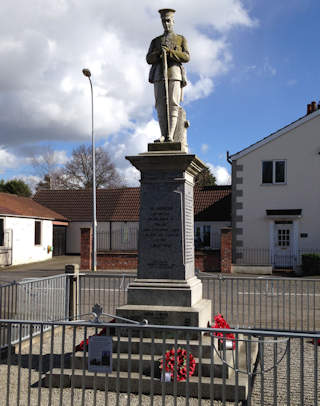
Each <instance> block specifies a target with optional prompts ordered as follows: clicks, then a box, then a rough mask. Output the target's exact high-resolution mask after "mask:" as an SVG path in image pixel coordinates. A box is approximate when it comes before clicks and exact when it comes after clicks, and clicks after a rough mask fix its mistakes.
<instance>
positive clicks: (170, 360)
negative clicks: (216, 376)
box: [160, 348, 196, 381]
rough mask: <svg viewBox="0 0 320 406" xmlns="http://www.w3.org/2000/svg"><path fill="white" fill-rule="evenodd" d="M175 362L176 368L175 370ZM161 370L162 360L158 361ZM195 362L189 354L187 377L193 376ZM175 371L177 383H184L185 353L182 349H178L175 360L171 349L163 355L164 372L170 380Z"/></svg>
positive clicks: (185, 376) (185, 370)
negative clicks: (167, 373) (169, 376)
mask: <svg viewBox="0 0 320 406" xmlns="http://www.w3.org/2000/svg"><path fill="white" fill-rule="evenodd" d="M175 361H176V362H177V367H176V368H175ZM162 368H163V359H162V360H161V361H160V369H162ZM195 368H196V361H195V359H194V357H193V355H192V354H190V353H189V376H192V375H193V374H194V371H195ZM175 369H176V371H177V381H185V380H186V379H187V351H186V350H185V349H183V348H178V350H177V354H176V360H175V350H174V348H171V350H168V351H167V352H166V353H165V372H169V373H170V375H171V379H173V378H174V370H175Z"/></svg>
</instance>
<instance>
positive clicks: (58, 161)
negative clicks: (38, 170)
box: [28, 149, 69, 165]
mask: <svg viewBox="0 0 320 406" xmlns="http://www.w3.org/2000/svg"><path fill="white" fill-rule="evenodd" d="M33 159H34V158H28V162H29V163H31V164H32V160H33ZM35 159H36V160H37V162H39V164H41V165H42V164H45V163H48V162H50V163H51V164H55V165H64V164H65V163H67V162H68V160H69V158H68V156H67V152H66V151H64V150H51V149H49V150H48V151H45V152H44V154H43V155H41V154H40V155H37V156H35Z"/></svg>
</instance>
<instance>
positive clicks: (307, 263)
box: [302, 254, 320, 275]
mask: <svg viewBox="0 0 320 406" xmlns="http://www.w3.org/2000/svg"><path fill="white" fill-rule="evenodd" d="M302 271H303V273H304V274H306V275H318V274H319V275H320V254H302Z"/></svg>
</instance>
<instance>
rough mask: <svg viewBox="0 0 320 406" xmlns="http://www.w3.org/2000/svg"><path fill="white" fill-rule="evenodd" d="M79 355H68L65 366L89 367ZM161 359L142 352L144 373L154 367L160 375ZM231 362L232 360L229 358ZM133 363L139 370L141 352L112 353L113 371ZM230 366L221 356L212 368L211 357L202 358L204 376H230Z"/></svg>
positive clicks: (196, 372) (136, 370) (126, 367)
mask: <svg viewBox="0 0 320 406" xmlns="http://www.w3.org/2000/svg"><path fill="white" fill-rule="evenodd" d="M78 354H79V353H77V355H76V356H75V357H74V358H72V357H68V358H67V359H65V363H64V367H65V368H72V367H73V369H80V370H82V369H83V366H84V367H85V368H87V365H88V360H87V357H86V356H84V355H83V354H81V355H78ZM160 359H161V357H159V356H154V358H153V362H152V356H151V355H149V354H142V355H141V368H142V371H143V374H144V375H147V376H151V370H152V368H153V369H154V376H157V377H160ZM195 361H196V368H195V373H194V375H195V376H198V374H199V358H195ZM229 362H232V361H230V360H229ZM129 363H131V365H130V367H131V371H132V372H139V367H140V355H139V354H131V357H130V359H129V356H128V354H119V358H118V354H113V355H112V368H113V371H117V370H118V369H119V370H120V371H126V370H127V369H128V365H129ZM228 369H229V368H228V367H227V365H225V364H224V365H223V364H222V361H221V359H220V358H219V357H217V356H215V357H214V363H212V368H211V359H208V358H202V359H201V375H202V376H204V377H210V374H211V375H213V376H215V377H220V378H222V376H223V374H224V376H225V377H226V378H227V377H228Z"/></svg>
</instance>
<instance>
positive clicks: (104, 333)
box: [75, 319, 116, 352]
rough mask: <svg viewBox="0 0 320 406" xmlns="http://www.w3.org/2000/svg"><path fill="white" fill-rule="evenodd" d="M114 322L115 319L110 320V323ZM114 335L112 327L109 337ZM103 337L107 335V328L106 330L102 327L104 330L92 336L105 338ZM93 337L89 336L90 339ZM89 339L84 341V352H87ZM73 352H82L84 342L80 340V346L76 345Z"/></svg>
mask: <svg viewBox="0 0 320 406" xmlns="http://www.w3.org/2000/svg"><path fill="white" fill-rule="evenodd" d="M115 322H116V319H112V320H111V321H110V323H115ZM114 334H115V329H114V327H111V328H110V335H114ZM105 335H107V328H106V327H104V328H103V329H102V330H101V331H100V333H98V334H94V335H93V336H105ZM93 336H90V337H93ZM90 337H89V338H90ZM89 338H87V340H86V351H88V345H89ZM75 351H76V352H78V351H84V340H82V341H81V343H80V344H78V345H76V348H75Z"/></svg>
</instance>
